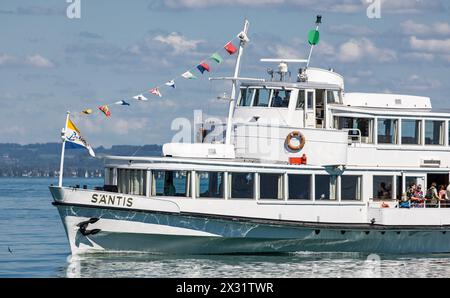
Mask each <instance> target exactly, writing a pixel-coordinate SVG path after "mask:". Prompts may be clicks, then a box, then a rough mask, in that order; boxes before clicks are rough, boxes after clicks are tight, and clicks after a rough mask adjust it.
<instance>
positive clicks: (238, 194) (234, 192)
mask: <svg viewBox="0 0 450 298" xmlns="http://www.w3.org/2000/svg"><path fill="white" fill-rule="evenodd" d="M230 176H231V179H230V181H231V183H230V189H231V198H233V199H253V198H254V182H255V178H254V177H255V175H254V174H253V173H230Z"/></svg>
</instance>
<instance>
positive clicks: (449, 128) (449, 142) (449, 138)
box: [447, 122, 450, 145]
mask: <svg viewBox="0 0 450 298" xmlns="http://www.w3.org/2000/svg"><path fill="white" fill-rule="evenodd" d="M447 124H448V132H447V133H448V144H449V145H450V122H448V123H447Z"/></svg>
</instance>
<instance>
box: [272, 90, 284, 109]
mask: <svg viewBox="0 0 450 298" xmlns="http://www.w3.org/2000/svg"><path fill="white" fill-rule="evenodd" d="M282 104H283V99H282V98H281V96H280V92H279V91H275V92H274V93H273V98H272V107H275V108H279V107H281V105H282Z"/></svg>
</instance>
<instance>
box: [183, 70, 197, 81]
mask: <svg viewBox="0 0 450 298" xmlns="http://www.w3.org/2000/svg"><path fill="white" fill-rule="evenodd" d="M181 76H182V77H183V78H185V79H188V80H195V79H197V77H196V76H194V75H193V74H192V72H190V71H186V72H185V73H183V74H182V75H181Z"/></svg>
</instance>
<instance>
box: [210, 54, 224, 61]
mask: <svg viewBox="0 0 450 298" xmlns="http://www.w3.org/2000/svg"><path fill="white" fill-rule="evenodd" d="M211 59H212V60H214V61H216V62H217V63H219V64H220V63H222V62H223V58H222V56H220V55H219V54H218V53H214V54H212V55H211Z"/></svg>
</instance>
